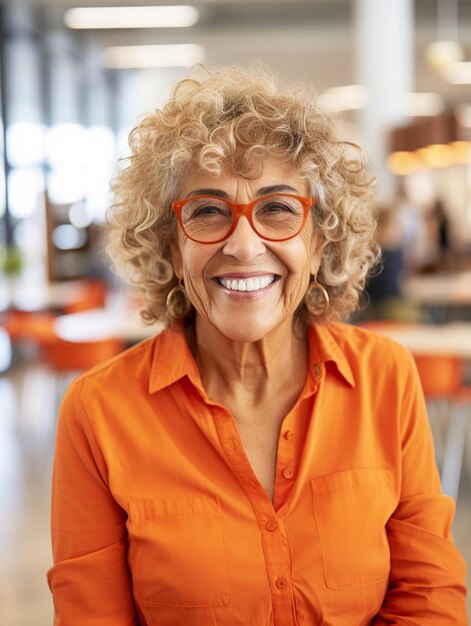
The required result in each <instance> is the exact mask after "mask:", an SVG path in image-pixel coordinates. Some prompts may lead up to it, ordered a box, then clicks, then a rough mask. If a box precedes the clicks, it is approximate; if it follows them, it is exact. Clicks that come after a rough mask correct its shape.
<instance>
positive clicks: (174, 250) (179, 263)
mask: <svg viewBox="0 0 471 626" xmlns="http://www.w3.org/2000/svg"><path fill="white" fill-rule="evenodd" d="M170 258H171V260H172V265H173V269H174V271H175V275H176V277H177V278H178V279H179V280H180V279H181V278H183V258H182V253H181V251H180V244H179V243H178V241H177V239H176V238H175V239H173V240H172V241H171V243H170Z"/></svg>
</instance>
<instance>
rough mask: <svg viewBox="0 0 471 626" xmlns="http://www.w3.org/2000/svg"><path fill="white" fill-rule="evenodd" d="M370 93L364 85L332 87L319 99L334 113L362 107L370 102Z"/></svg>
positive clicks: (323, 105)
mask: <svg viewBox="0 0 471 626" xmlns="http://www.w3.org/2000/svg"><path fill="white" fill-rule="evenodd" d="M368 101H369V94H368V90H367V89H366V87H363V85H345V86H343V87H332V88H331V89H327V90H326V91H324V93H322V94H321V95H320V96H319V98H318V99H317V102H318V104H319V105H320V106H321V107H324V108H325V109H328V110H329V111H331V112H332V113H338V112H340V111H351V110H354V109H362V108H363V107H365V106H366V105H367V104H368Z"/></svg>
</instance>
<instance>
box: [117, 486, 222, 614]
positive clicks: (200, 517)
mask: <svg viewBox="0 0 471 626" xmlns="http://www.w3.org/2000/svg"><path fill="white" fill-rule="evenodd" d="M128 533H129V552H128V560H129V565H130V569H131V573H132V578H133V586H134V594H135V596H136V598H138V599H141V600H144V601H146V602H152V603H154V604H161V605H167V606H174V607H177V606H180V607H203V606H219V605H228V604H229V603H230V595H229V581H228V572H227V563H226V554H225V546H224V536H223V530H222V519H221V511H220V505H219V500H218V498H216V497H210V496H204V497H203V496H201V497H182V498H162V499H158V500H157V499H156V500H134V501H131V502H130V503H129V519H128Z"/></svg>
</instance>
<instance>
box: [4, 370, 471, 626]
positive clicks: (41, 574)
mask: <svg viewBox="0 0 471 626" xmlns="http://www.w3.org/2000/svg"><path fill="white" fill-rule="evenodd" d="M49 380H50V379H48V376H47V372H45V370H44V369H43V368H42V367H40V366H38V367H35V366H31V367H29V369H28V371H27V372H25V371H24V370H20V371H18V370H17V371H16V372H14V373H9V374H3V375H2V376H0V532H1V537H2V541H1V549H0V624H1V625H2V626H49V625H50V624H52V603H51V598H50V594H49V590H48V588H47V584H46V576H45V572H46V570H47V568H48V567H49V566H50V563H51V551H50V544H49V497H50V475H51V464H52V454H53V445H54V430H55V418H54V414H55V406H54V398H53V397H52V395H53V394H52V393H51V388H50V387H49V386H48V385H49V383H48V381H49ZM20 389H23V393H21V394H19V393H18V392H19V390H20ZM20 396H21V398H22V401H21V402H19V400H18V398H19V397H20ZM470 528H471V488H470V486H469V483H468V484H467V483H466V482H465V481H463V484H462V488H461V491H460V498H459V501H458V505H457V514H456V518H455V523H454V535H455V540H456V543H457V545H458V547H459V548H460V550H461V552H462V553H463V555H464V556H465V558H466V560H467V562H468V563H470V564H471V531H470ZM470 583H471V575H470V573H468V585H469V584H470ZM468 605H469V608H468V611H469V612H470V614H471V601H470V600H469V599H468Z"/></svg>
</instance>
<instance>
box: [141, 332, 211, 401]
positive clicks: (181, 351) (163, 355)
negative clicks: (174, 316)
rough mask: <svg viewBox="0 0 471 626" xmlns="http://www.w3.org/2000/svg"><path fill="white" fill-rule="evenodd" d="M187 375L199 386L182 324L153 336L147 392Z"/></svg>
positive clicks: (196, 369) (197, 375)
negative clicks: (153, 342)
mask: <svg viewBox="0 0 471 626" xmlns="http://www.w3.org/2000/svg"><path fill="white" fill-rule="evenodd" d="M184 376H188V377H189V378H190V379H191V380H192V382H193V383H195V384H196V385H197V386H198V387H201V380H200V375H199V372H198V368H197V366H196V363H195V360H194V358H193V355H192V353H191V350H190V346H189V345H188V342H187V340H186V335H185V331H184V329H183V324H181V323H178V324H176V325H175V326H174V327H171V328H170V327H169V328H166V329H165V330H163V331H162V332H161V333H160V335H158V336H157V337H156V338H155V344H154V353H153V357H152V365H151V370H150V375H149V393H154V392H155V391H160V390H161V389H163V388H164V387H168V386H169V385H171V384H172V383H175V382H177V380H180V378H183V377H184Z"/></svg>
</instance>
